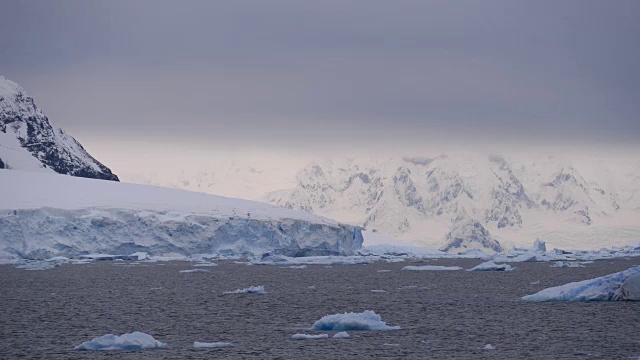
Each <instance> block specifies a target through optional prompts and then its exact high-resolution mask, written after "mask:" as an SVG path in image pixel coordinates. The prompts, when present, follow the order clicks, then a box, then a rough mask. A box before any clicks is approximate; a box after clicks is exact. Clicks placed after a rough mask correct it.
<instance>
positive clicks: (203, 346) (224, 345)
mask: <svg viewBox="0 0 640 360" xmlns="http://www.w3.org/2000/svg"><path fill="white" fill-rule="evenodd" d="M193 347H194V348H196V349H219V348H232V347H235V345H234V344H233V343H230V342H210V343H207V342H198V341H196V342H194V343H193Z"/></svg>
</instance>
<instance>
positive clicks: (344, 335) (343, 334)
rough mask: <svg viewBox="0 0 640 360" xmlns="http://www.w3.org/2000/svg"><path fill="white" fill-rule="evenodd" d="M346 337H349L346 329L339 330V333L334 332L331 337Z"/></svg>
mask: <svg viewBox="0 0 640 360" xmlns="http://www.w3.org/2000/svg"><path fill="white" fill-rule="evenodd" d="M348 337H350V336H349V333H348V332H346V331H340V332H339V333H335V334H334V335H333V336H332V338H334V339H345V338H348Z"/></svg>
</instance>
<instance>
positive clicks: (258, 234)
mask: <svg viewBox="0 0 640 360" xmlns="http://www.w3.org/2000/svg"><path fill="white" fill-rule="evenodd" d="M0 185H1V186H0V199H2V201H1V202H0V209H2V210H0V214H2V215H1V216H0V249H2V251H4V253H5V256H7V254H14V255H16V256H18V257H36V258H38V257H40V258H46V257H50V256H56V255H65V256H70V255H78V254H83V253H84V254H86V253H117V254H128V253H132V252H136V251H148V252H151V253H155V254H162V253H181V254H185V255H187V254H194V253H220V252H233V253H250V254H262V253H266V252H274V253H278V254H283V255H288V256H303V255H322V254H331V255H351V254H353V253H354V252H355V251H356V250H357V249H359V248H360V247H361V245H362V234H361V231H360V230H359V229H358V228H357V227H354V226H351V225H343V224H338V223H336V222H335V221H333V220H330V219H326V218H321V217H317V216H315V215H312V214H309V213H305V212H300V211H294V210H290V209H285V208H279V207H275V206H272V205H268V204H265V203H260V202H254V201H248V200H239V199H232V198H226V197H220V196H212V195H206V194H202V193H194V192H187V191H181V190H174V189H166V188H160V187H154V186H145V185H134V184H123V183H118V182H108V181H98V180H93V179H81V178H74V177H69V176H62V175H58V174H39V173H31V172H23V171H10V170H0Z"/></svg>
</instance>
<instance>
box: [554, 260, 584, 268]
mask: <svg viewBox="0 0 640 360" xmlns="http://www.w3.org/2000/svg"><path fill="white" fill-rule="evenodd" d="M551 267H554V268H578V267H584V266H582V265H580V263H577V262H571V261H557V262H556V263H555V264H553V265H551Z"/></svg>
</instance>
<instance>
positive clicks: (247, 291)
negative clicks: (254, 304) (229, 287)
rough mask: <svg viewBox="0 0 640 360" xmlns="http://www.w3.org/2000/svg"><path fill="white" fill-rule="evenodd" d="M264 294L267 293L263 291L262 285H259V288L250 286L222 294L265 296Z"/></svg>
mask: <svg viewBox="0 0 640 360" xmlns="http://www.w3.org/2000/svg"><path fill="white" fill-rule="evenodd" d="M266 293H267V292H266V291H265V290H264V285H259V286H250V287H248V288H245V289H237V290H233V291H226V292H224V293H223V294H266Z"/></svg>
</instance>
